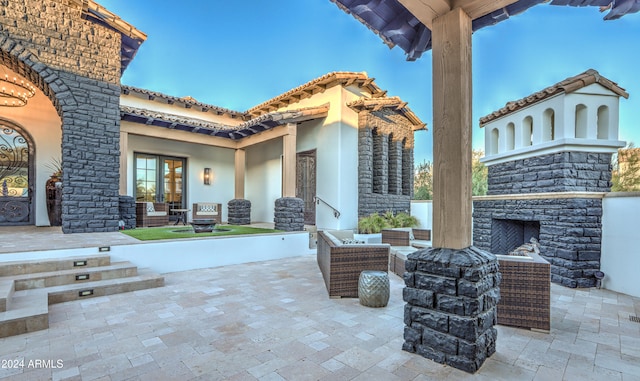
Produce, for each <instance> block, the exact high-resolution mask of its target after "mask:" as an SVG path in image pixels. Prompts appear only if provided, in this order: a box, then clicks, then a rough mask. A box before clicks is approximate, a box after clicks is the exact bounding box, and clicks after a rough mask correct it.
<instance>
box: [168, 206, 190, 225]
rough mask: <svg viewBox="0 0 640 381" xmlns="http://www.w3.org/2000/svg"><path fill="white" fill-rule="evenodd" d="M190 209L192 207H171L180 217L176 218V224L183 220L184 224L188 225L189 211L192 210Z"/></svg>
mask: <svg viewBox="0 0 640 381" xmlns="http://www.w3.org/2000/svg"><path fill="white" fill-rule="evenodd" d="M190 210H191V209H171V211H172V212H173V213H176V215H177V216H178V219H177V220H176V222H175V223H174V225H177V224H179V223H180V222H182V224H183V225H186V224H187V212H188V211H190Z"/></svg>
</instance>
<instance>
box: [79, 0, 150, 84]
mask: <svg viewBox="0 0 640 381" xmlns="http://www.w3.org/2000/svg"><path fill="white" fill-rule="evenodd" d="M74 1H75V2H76V3H78V4H81V6H82V18H83V19H86V20H89V21H92V22H94V23H96V24H98V25H102V26H105V27H107V28H109V29H112V30H115V31H116V32H119V33H120V36H121V38H122V39H121V41H122V43H121V47H120V64H121V65H120V73H124V70H125V69H126V68H127V66H128V65H129V63H130V62H131V61H132V60H133V57H135V55H136V53H137V52H138V48H140V45H142V43H143V42H144V41H145V40H146V39H147V35H146V34H144V33H143V32H141V31H139V30H138V29H136V28H135V27H134V26H133V25H131V24H129V23H127V22H126V21H124V20H122V19H121V18H120V17H119V16H118V15H116V14H115V13H113V12H111V11H109V10H108V9H106V8H105V7H103V6H102V5H100V4H98V3H96V2H95V1H93V0H74Z"/></svg>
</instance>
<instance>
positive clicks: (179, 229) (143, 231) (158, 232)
mask: <svg viewBox="0 0 640 381" xmlns="http://www.w3.org/2000/svg"><path fill="white" fill-rule="evenodd" d="M216 229H228V231H220V232H216V231H213V232H211V233H197V234H196V233H194V232H193V229H191V227H190V226H182V225H176V226H171V227H160V228H138V229H132V230H124V231H121V233H122V234H126V235H128V236H131V237H133V238H137V239H139V240H141V241H152V240H157V239H176V238H194V237H197V238H202V237H221V236H228V235H240V234H264V233H276V232H279V231H280V230H274V229H262V228H253V227H249V226H236V225H216Z"/></svg>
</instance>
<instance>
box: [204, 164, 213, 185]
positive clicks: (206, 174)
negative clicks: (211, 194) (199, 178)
mask: <svg viewBox="0 0 640 381" xmlns="http://www.w3.org/2000/svg"><path fill="white" fill-rule="evenodd" d="M204 185H211V168H205V169H204Z"/></svg>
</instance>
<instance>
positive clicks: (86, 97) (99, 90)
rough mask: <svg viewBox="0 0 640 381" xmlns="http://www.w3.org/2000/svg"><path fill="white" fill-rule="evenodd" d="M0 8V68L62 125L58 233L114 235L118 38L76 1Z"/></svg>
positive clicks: (35, 0)
mask: <svg viewBox="0 0 640 381" xmlns="http://www.w3.org/2000/svg"><path fill="white" fill-rule="evenodd" d="M2 5H3V8H2V12H0V50H1V51H2V57H1V58H2V62H1V63H2V64H4V65H6V66H8V67H10V68H11V69H12V70H14V71H16V72H18V73H20V74H21V75H23V76H24V77H26V78H27V79H29V80H31V81H32V82H33V83H34V84H35V85H36V86H37V87H38V89H39V91H42V92H43V93H44V94H45V95H46V96H48V97H49V99H50V100H51V102H52V103H53V105H54V107H56V109H57V110H58V113H59V115H60V117H61V119H62V152H61V153H62V155H61V156H62V169H63V180H62V187H63V194H62V229H63V231H64V232H65V233H75V232H97V231H114V230H117V229H118V220H119V199H118V190H119V188H118V182H119V167H120V165H119V154H120V152H119V149H120V148H119V147H120V134H119V127H120V112H119V100H120V84H119V82H120V68H121V66H120V45H121V43H120V42H121V37H120V34H119V33H118V32H115V31H112V30H110V29H108V28H106V27H103V26H100V25H97V24H95V23H93V22H90V21H88V20H85V19H82V17H81V15H82V9H81V3H80V2H77V1H73V0H67V1H64V0H63V1H47V2H43V1H40V0H23V1H3V2H2ZM37 197H39V196H37ZM43 197H44V196H43Z"/></svg>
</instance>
